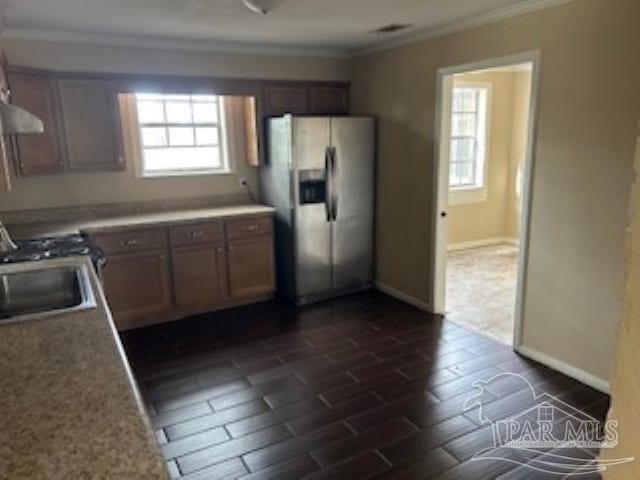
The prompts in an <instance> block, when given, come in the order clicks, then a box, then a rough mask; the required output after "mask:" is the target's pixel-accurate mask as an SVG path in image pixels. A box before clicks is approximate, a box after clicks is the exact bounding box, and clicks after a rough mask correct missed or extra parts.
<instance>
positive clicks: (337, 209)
mask: <svg viewBox="0 0 640 480" xmlns="http://www.w3.org/2000/svg"><path fill="white" fill-rule="evenodd" d="M374 135H375V127H374V120H373V119H372V118H364V117H355V118H353V117H352V118H346V117H345V118H332V119H331V140H332V145H333V149H334V155H333V157H334V162H333V177H334V178H333V189H334V196H335V201H334V207H333V213H334V218H335V219H334V221H333V231H332V237H333V247H332V248H333V262H334V269H333V285H334V288H335V289H336V290H351V289H357V288H360V287H365V286H368V285H370V284H371V283H372V281H373V235H374V232H373V221H374V181H375V178H374V177H375V153H374V148H375V145H374Z"/></svg>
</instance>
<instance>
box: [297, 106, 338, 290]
mask: <svg viewBox="0 0 640 480" xmlns="http://www.w3.org/2000/svg"><path fill="white" fill-rule="evenodd" d="M330 125H331V124H330V119H328V118H312V117H298V118H296V117H293V168H294V209H295V249H296V250H295V253H296V296H297V297H298V299H299V300H300V299H301V297H306V296H312V295H315V294H319V293H322V292H326V291H329V290H331V288H332V263H333V262H332V252H331V223H330V222H328V221H327V207H326V205H325V202H319V203H305V202H304V200H303V199H301V188H300V187H301V181H302V182H303V184H304V182H305V181H308V178H310V177H313V178H314V179H315V180H316V181H317V180H318V176H319V175H318V174H319V173H320V176H324V178H325V179H326V178H327V173H326V168H325V167H326V165H325V162H326V153H327V147H328V146H329V144H330V132H331V129H330ZM319 171H321V172H319ZM302 300H303V301H304V298H303V299H302Z"/></svg>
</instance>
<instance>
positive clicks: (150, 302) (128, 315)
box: [104, 250, 173, 330]
mask: <svg viewBox="0 0 640 480" xmlns="http://www.w3.org/2000/svg"><path fill="white" fill-rule="evenodd" d="M104 288H105V293H106V296H107V302H108V303H109V308H110V309H111V312H112V313H113V316H114V320H115V322H116V325H117V326H118V329H119V330H126V329H128V328H134V327H137V326H142V325H146V324H150V323H154V321H155V320H157V317H158V316H160V315H162V314H163V313H166V312H168V311H169V310H170V309H171V307H172V304H173V302H172V295H171V283H170V276H169V261H168V258H167V255H166V252H165V251H164V250H155V251H154V250H151V251H147V252H137V253H129V254H124V255H111V256H108V258H107V265H106V266H105V268H104Z"/></svg>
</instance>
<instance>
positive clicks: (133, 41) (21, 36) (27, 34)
mask: <svg viewBox="0 0 640 480" xmlns="http://www.w3.org/2000/svg"><path fill="white" fill-rule="evenodd" d="M572 1H574V0H522V1H521V2H520V3H518V4H516V5H512V6H507V7H501V8H497V9H494V10H490V11H488V12H485V13H481V14H478V15H473V16H470V17H467V18H464V19H461V20H456V21H453V22H450V23H445V24H442V25H439V26H436V27H431V28H426V29H422V30H418V31H415V32H413V33H410V34H407V35H403V36H400V37H394V38H393V39H389V40H383V41H380V42H374V43H370V44H368V45H365V46H363V47H358V48H354V49H341V48H321V47H292V46H285V45H268V44H265V43H261V44H253V43H240V42H226V41H216V40H190V39H179V38H174V39H171V38H162V37H156V36H140V35H117V34H103V33H81V32H68V31H60V30H46V29H22V28H5V29H4V30H3V31H2V34H1V36H0V40H1V39H3V38H6V39H9V40H13V39H15V40H39V41H47V42H69V43H88V44H93V45H102V46H116V47H139V48H161V49H166V50H184V51H200V52H219V53H236V54H246V55H250V54H258V55H274V56H288V57H291V56H304V57H325V58H349V57H353V56H358V55H364V54H367V53H374V52H379V51H383V50H389V49H392V48H395V47H400V46H403V45H407V44H411V43H416V42H419V41H423V40H428V39H431V38H435V37H440V36H443V35H447V34H450V33H455V32H460V31H464V30H469V29H471V28H474V27H479V26H482V25H487V24H489V23H493V22H497V21H499V20H504V19H507V18H511V17H516V16H518V15H524V14H527V13H531V12H535V11H538V10H542V9H545V8H550V7H556V6H559V5H564V4H566V3H570V2H572Z"/></svg>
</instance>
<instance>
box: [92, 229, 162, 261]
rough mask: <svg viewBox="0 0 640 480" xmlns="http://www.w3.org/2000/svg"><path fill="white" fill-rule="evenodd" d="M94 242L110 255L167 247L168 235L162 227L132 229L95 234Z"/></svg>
mask: <svg viewBox="0 0 640 480" xmlns="http://www.w3.org/2000/svg"><path fill="white" fill-rule="evenodd" d="M94 242H95V244H96V245H98V246H99V247H100V248H102V249H103V250H104V252H105V253H106V254H107V255H108V254H111V253H127V252H137V251H140V250H151V249H164V248H166V247H167V235H166V231H165V230H164V229H162V228H157V229H151V230H130V231H126V232H118V233H104V234H98V235H95V236H94Z"/></svg>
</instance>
